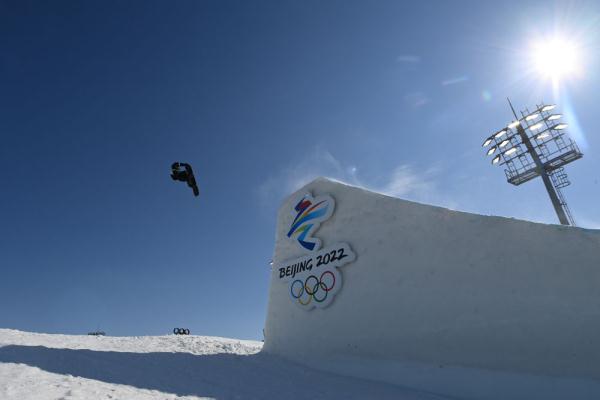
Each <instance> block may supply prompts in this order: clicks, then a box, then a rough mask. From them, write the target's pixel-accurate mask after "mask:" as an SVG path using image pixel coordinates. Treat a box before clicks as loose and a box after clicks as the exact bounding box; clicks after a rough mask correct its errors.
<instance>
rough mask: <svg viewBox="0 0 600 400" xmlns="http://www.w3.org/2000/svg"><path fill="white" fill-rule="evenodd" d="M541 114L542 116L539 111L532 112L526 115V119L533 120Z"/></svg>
mask: <svg viewBox="0 0 600 400" xmlns="http://www.w3.org/2000/svg"><path fill="white" fill-rule="evenodd" d="M539 116H540V114H538V113H533V114H531V115H528V116H526V117H525V121H531V120H532V119H536V118H537V117H539Z"/></svg>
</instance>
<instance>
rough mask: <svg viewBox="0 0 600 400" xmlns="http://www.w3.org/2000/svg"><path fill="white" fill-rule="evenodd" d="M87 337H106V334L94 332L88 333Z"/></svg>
mask: <svg viewBox="0 0 600 400" xmlns="http://www.w3.org/2000/svg"><path fill="white" fill-rule="evenodd" d="M88 335H90V336H106V333H104V332H102V331H96V332H88Z"/></svg>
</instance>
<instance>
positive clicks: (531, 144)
mask: <svg viewBox="0 0 600 400" xmlns="http://www.w3.org/2000/svg"><path fill="white" fill-rule="evenodd" d="M507 100H508V104H509V105H510V108H511V110H512V113H513V115H514V117H515V120H514V121H512V122H511V123H510V124H508V125H507V126H506V128H502V129H501V130H499V131H498V132H496V133H494V134H493V135H492V136H490V137H489V138H487V139H486V140H485V141H484V142H483V147H488V146H490V145H492V146H491V147H490V148H489V149H487V154H488V155H492V154H494V153H496V151H497V152H498V154H497V155H496V156H494V158H493V159H492V164H498V165H504V166H505V170H504V173H505V174H506V180H507V181H508V183H511V184H513V185H515V186H518V185H520V184H522V183H525V182H527V181H530V180H532V179H533V178H536V177H538V176H540V177H541V178H542V181H543V182H544V186H545V187H546V191H547V192H548V196H550V201H552V205H553V206H554V210H555V211H556V215H557V216H558V220H559V221H560V223H561V224H563V225H573V226H574V225H575V220H574V219H573V215H572V214H571V211H570V210H569V207H568V206H567V201H566V200H565V197H564V196H563V194H562V191H561V189H563V188H565V187H567V186H569V185H570V184H571V182H570V181H569V179H568V178H567V174H566V173H565V169H564V166H565V165H566V164H568V163H570V162H572V161H575V160H577V159H580V158H581V157H583V153H581V151H579V148H578V147H577V144H576V143H575V142H574V141H573V140H572V139H571V138H569V137H568V136H566V134H565V133H566V132H565V131H564V129H565V128H566V127H567V124H565V123H562V122H559V121H558V120H559V119H560V118H561V117H562V115H561V114H553V113H550V111H551V110H553V109H554V108H556V105H554V104H544V103H542V104H539V105H537V106H536V109H535V111H529V110H528V109H526V110H525V111H521V118H519V117H518V116H517V113H516V112H515V109H514V108H513V106H512V104H511V102H510V100H509V99H507ZM507 146H508V147H507Z"/></svg>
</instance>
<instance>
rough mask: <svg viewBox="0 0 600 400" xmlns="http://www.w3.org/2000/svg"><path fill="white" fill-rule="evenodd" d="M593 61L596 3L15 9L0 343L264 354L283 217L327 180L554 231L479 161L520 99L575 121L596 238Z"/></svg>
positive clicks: (527, 190)
mask: <svg viewBox="0 0 600 400" xmlns="http://www.w3.org/2000/svg"><path fill="white" fill-rule="evenodd" d="M556 32H560V33H561V34H562V35H565V36H566V37H569V38H571V39H572V40H574V41H576V43H577V45H578V46H579V47H580V50H581V55H582V57H581V58H582V60H581V62H580V63H579V67H580V71H579V73H577V74H574V76H569V77H568V79H567V78H565V79H563V80H561V82H560V90H559V97H558V99H555V98H554V96H555V91H554V90H553V86H552V84H551V82H550V81H549V80H548V79H546V78H544V77H543V76H541V75H540V74H539V73H535V72H533V71H532V68H531V59H530V57H529V53H530V48H531V42H532V40H534V39H535V38H538V37H546V36H548V35H554V34H555V33H556ZM599 44H600V2H598V1H587V2H585V1H564V2H562V1H561V2H553V1H548V0H545V1H513V2H511V1H502V2H491V1H489V2H488V1H469V2H459V1H413V2H408V1H391V2H385V1H377V2H373V1H362V2H355V1H346V0H344V1H279V0H278V1H272V2H262V1H258V2H249V1H238V2H227V1H177V2H169V1H163V2H151V1H96V2H92V1H88V2H80V1H70V2H63V1H52V2H45V1H41V2H38V3H31V2H27V1H12V2H7V1H0V138H1V139H2V140H1V142H0V183H1V187H0V194H1V196H0V272H1V274H0V327H4V328H16V329H23V330H33V331H42V332H63V333H86V332H88V331H91V330H96V329H101V330H104V331H106V332H107V333H108V334H113V335H147V334H162V333H168V332H170V331H171V329H172V328H174V327H187V328H190V329H191V330H192V332H193V333H195V334H204V335H218V336H229V337H239V338H257V339H260V338H262V332H261V331H262V327H263V324H264V318H265V312H266V304H267V291H268V285H269V265H268V262H269V260H270V259H271V254H272V250H273V240H274V232H275V217H276V211H277V208H278V205H279V204H280V202H281V200H282V199H283V198H284V196H286V195H287V194H289V193H290V192H291V191H293V190H294V189H296V188H298V187H299V186H300V185H302V184H303V183H307V182H308V181H310V180H311V179H312V178H314V177H316V176H319V175H324V176H330V177H333V178H336V179H340V180H343V181H346V182H349V183H352V184H358V185H362V186H366V187H368V188H371V189H374V190H378V191H381V192H385V193H388V194H391V195H395V196H398V197H402V198H407V199H411V200H416V201H420V202H426V203H430V204H436V205H441V206H445V207H450V208H453V209H458V210H463V211H469V212H475V213H482V214H493V215H503V216H509V217H516V218H524V219H529V220H534V221H540V222H546V223H555V222H556V216H555V214H554V211H553V209H552V207H551V205H550V202H549V200H548V198H547V195H546V193H545V191H544V187H543V185H542V182H541V181H540V180H539V179H538V180H535V181H532V182H529V183H527V184H525V185H523V186H519V187H514V186H512V185H509V184H508V183H507V182H506V180H505V177H504V173H503V171H502V168H501V167H498V166H492V165H491V164H490V158H489V157H486V156H485V154H484V152H483V150H482V148H481V143H482V141H483V139H485V138H486V137H487V136H489V135H490V134H491V133H493V132H494V131H497V130H498V129H500V128H501V127H503V126H505V125H506V124H507V123H508V122H510V121H511V119H512V118H511V117H512V115H511V113H510V109H509V108H508V106H507V104H506V97H507V96H510V97H511V100H512V101H513V104H515V106H516V108H518V109H523V108H525V107H530V108H532V107H535V104H536V103H539V102H541V101H542V100H544V101H546V102H554V101H556V102H557V104H558V105H559V109H560V111H562V112H563V113H567V115H566V117H567V119H568V121H567V122H569V123H570V125H571V126H572V127H573V128H574V129H573V132H571V133H572V134H573V135H574V136H576V137H577V140H578V142H579V144H580V146H581V148H582V150H583V152H584V153H585V156H584V157H583V159H581V160H579V161H577V162H575V163H573V164H572V165H569V166H568V167H567V172H568V174H569V177H570V178H571V181H572V182H573V185H572V186H570V187H568V188H567V189H566V190H565V194H566V197H567V199H568V201H569V205H570V207H571V210H572V211H573V213H574V216H575V219H576V220H577V222H578V223H579V224H580V225H581V226H583V227H588V228H594V227H596V228H598V227H600V207H598V198H599V195H600V185H599V183H598V180H599V178H600V176H599V175H600V173H599V171H600V155H599V151H598V149H600V136H599V133H598V132H599V131H598V127H599V126H600V123H599V122H600V114H599V113H598V110H599V106H598V103H599V101H600V98H599V95H598V93H600V68H599V60H598V54H599V50H600V45H599ZM558 57H560V55H558ZM174 161H186V162H189V163H191V164H192V165H193V167H194V170H195V174H196V179H197V181H198V184H199V186H200V197H198V198H194V197H193V195H192V192H191V190H189V189H188V188H187V187H186V186H185V185H184V184H183V183H175V182H173V181H172V180H171V179H170V177H169V172H170V171H169V169H170V164H171V163H172V162H174Z"/></svg>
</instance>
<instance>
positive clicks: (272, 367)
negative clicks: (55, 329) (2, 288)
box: [0, 329, 443, 400]
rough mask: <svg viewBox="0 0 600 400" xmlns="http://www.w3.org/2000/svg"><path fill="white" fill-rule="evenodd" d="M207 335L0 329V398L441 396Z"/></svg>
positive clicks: (420, 398)
mask: <svg viewBox="0 0 600 400" xmlns="http://www.w3.org/2000/svg"><path fill="white" fill-rule="evenodd" d="M261 348H262V343H261V342H255V341H248V340H235V339H225V338H218V337H206V336H174V335H169V336H140V337H110V336H104V337H102V336H99V337H96V336H87V335H86V336H74V335H50V334H38V333H29V332H21V331H16V330H9V329H0V399H2V400H28V399H32V400H49V399H53V400H57V399H60V400H75V399H127V400H138V399H143V400H146V399H199V398H215V399H308V398H310V399H363V398H364V399H375V398H376V399H399V400H404V399H413V400H430V399H443V397H440V396H436V395H434V394H429V393H425V392H419V391H414V390H411V389H408V388H403V387H399V386H394V385H390V384H386V383H380V382H374V381H368V380H362V379H357V378H350V377H344V376H341V375H335V374H332V373H326V372H322V371H316V370H313V369H310V368H307V367H304V366H301V365H298V364H295V363H292V362H289V361H286V360H284V359H281V358H279V357H276V356H270V355H266V354H263V353H261V352H260V351H261Z"/></svg>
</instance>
